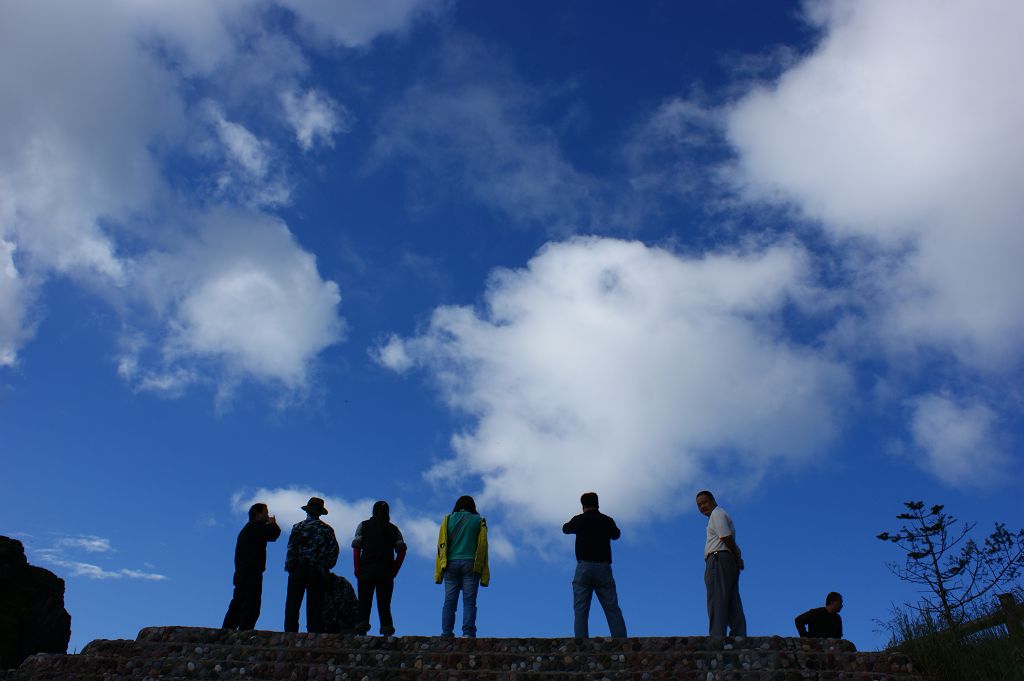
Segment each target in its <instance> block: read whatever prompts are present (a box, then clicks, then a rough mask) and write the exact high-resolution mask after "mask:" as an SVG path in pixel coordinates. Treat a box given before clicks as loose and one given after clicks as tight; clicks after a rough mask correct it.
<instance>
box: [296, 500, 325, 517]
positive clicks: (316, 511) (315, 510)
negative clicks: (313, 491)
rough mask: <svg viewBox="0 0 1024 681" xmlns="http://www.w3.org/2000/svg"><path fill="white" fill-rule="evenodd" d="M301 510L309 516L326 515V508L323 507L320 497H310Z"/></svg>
mask: <svg viewBox="0 0 1024 681" xmlns="http://www.w3.org/2000/svg"><path fill="white" fill-rule="evenodd" d="M302 510H303V511H305V512H306V513H308V514H310V515H315V516H322V515H327V507H326V506H324V500H323V499H321V498H320V497H310V498H309V501H307V502H306V505H305V506H303V507H302Z"/></svg>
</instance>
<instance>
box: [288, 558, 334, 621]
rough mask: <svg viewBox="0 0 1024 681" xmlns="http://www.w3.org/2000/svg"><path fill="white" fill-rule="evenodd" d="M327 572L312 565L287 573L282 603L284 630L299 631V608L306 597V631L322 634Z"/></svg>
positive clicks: (299, 567) (302, 566)
mask: <svg viewBox="0 0 1024 681" xmlns="http://www.w3.org/2000/svg"><path fill="white" fill-rule="evenodd" d="M326 589H327V571H326V570H322V569H320V568H318V567H313V566H312V565H299V566H298V567H296V568H295V569H294V570H292V571H291V572H289V573H288V594H287V596H286V597H285V602H284V630H285V631H298V630H299V608H300V607H302V597H303V596H305V597H306V631H308V632H310V633H311V634H319V633H323V632H324V593H325V591H326Z"/></svg>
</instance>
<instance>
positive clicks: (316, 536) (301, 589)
mask: <svg viewBox="0 0 1024 681" xmlns="http://www.w3.org/2000/svg"><path fill="white" fill-rule="evenodd" d="M302 510H303V511H305V512H306V519H305V520H303V521H300V522H297V523H295V524H294V525H292V532H291V536H290V537H289V538H288V554H287V557H286V558H285V561H284V569H285V570H287V571H288V595H287V596H286V599H285V605H284V630H285V631H298V630H299V608H300V607H301V606H302V598H303V596H305V597H306V631H309V632H310V633H318V632H323V631H324V627H323V603H324V591H325V589H326V586H327V575H328V574H329V573H330V570H331V568H332V567H334V565H335V564H336V563H337V562H338V550H339V549H338V539H337V538H336V537H335V536H334V529H333V528H332V527H331V526H330V525H328V524H327V523H325V522H324V521H323V520H321V519H320V516H324V515H327V507H326V506H324V500H323V499H321V498H320V497H310V499H309V501H308V502H307V503H306V505H305V506H303V507H302Z"/></svg>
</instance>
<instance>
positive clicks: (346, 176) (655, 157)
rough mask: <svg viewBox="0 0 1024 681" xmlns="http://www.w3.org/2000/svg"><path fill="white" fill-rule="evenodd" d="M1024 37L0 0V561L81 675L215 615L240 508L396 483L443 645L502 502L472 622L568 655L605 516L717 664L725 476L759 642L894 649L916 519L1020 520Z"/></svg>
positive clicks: (600, 9) (838, 4) (380, 10)
mask: <svg viewBox="0 0 1024 681" xmlns="http://www.w3.org/2000/svg"><path fill="white" fill-rule="evenodd" d="M1021 14H1022V9H1021V8H1020V6H1018V4H1017V3H1012V2H993V1H984V2H972V3H955V2H940V3H934V2H891V1H889V0H886V1H880V0H879V1H870V0H869V1H866V2H858V3H852V2H843V1H840V0H820V1H815V2H808V3H803V4H800V3H791V4H786V3H740V2H732V1H728V0H722V1H720V2H715V3H662V2H650V3H633V4H632V5H630V6H629V7H628V8H627V7H626V6H624V5H622V4H620V3H610V2H609V3H606V2H600V3H595V2H563V3H546V2H545V3H542V2H489V3H468V2H455V1H450V2H442V1H439V0H389V1H388V2H375V3H357V2H331V3H327V2H318V1H316V0H276V1H275V0H231V1H230V2H221V3H215V4H212V3H208V2H205V1H203V0H177V1H175V2H162V1H153V2H147V3H121V2H115V1H114V0H109V1H108V0H104V1H102V2H94V3H88V7H86V6H85V5H83V4H82V3H73V2H59V1H57V0H48V1H40V0H35V1H33V2H8V3H5V4H4V5H3V6H2V8H0V91H2V92H3V93H4V97H3V98H4V106H3V107H2V110H0V456H2V457H3V471H4V473H3V478H2V487H3V493H2V494H0V533H3V534H7V535H11V536H15V537H17V538H19V539H21V540H22V541H23V542H24V543H25V544H26V547H27V550H28V553H29V557H30V560H32V561H33V562H34V563H36V564H40V565H44V566H47V567H49V568H50V569H52V570H54V571H55V572H57V573H58V574H59V575H61V576H62V577H64V578H65V580H66V581H67V605H68V609H69V611H70V612H71V614H72V617H73V632H72V647H73V648H81V647H82V646H83V645H84V644H85V643H87V642H88V641H90V640H92V639H94V638H114V637H132V636H134V635H135V632H136V631H137V630H138V629H139V628H141V627H143V626H150V625H168V624H182V625H206V626H216V625H218V624H219V622H220V620H221V618H222V617H223V613H224V610H225V608H226V606H227V602H228V599H229V597H230V591H231V570H232V564H231V555H232V551H233V546H234V539H235V536H236V534H237V532H238V529H239V528H240V527H241V525H242V524H243V523H244V510H245V508H246V507H247V506H248V504H250V503H252V502H253V501H256V500H260V501H265V502H267V503H268V504H269V505H270V507H271V511H272V512H274V513H276V514H277V516H278V518H279V519H280V520H281V521H282V524H284V525H286V526H288V525H289V524H290V523H292V522H295V521H297V520H298V519H300V518H301V515H302V514H301V511H299V510H298V506H300V505H301V504H302V503H303V502H304V501H305V499H306V498H308V496H310V495H311V494H313V493H316V494H318V495H320V496H323V497H325V498H326V499H327V506H328V508H329V509H330V511H331V513H330V515H329V516H328V517H327V520H328V521H330V522H331V523H332V524H333V526H334V527H335V529H336V531H337V534H338V536H339V538H340V540H341V543H342V544H343V545H347V543H348V542H349V541H350V540H351V535H352V533H353V531H354V529H355V525H356V523H357V522H358V521H359V520H361V519H363V518H365V517H368V515H369V512H370V507H371V505H372V502H373V500H375V499H387V500H389V501H390V502H391V504H392V508H393V515H394V517H395V519H396V521H397V522H398V524H399V525H400V526H401V527H402V529H403V530H404V531H405V533H406V535H407V538H408V539H409V540H410V544H411V546H412V556H411V557H410V559H409V561H408V562H407V564H406V567H405V568H403V571H402V574H401V576H400V578H399V580H398V583H397V586H396V595H395V618H396V626H397V628H398V630H399V634H400V635H401V634H434V633H437V631H438V626H439V624H438V619H439V617H440V601H441V595H442V594H441V591H440V588H439V587H436V586H434V585H433V583H432V564H431V563H432V561H431V559H430V554H431V552H432V550H433V541H434V540H435V538H436V527H437V523H438V522H439V520H440V517H441V515H442V514H443V513H445V512H446V511H448V510H450V508H451V506H452V504H453V502H454V500H455V499H456V498H457V497H458V496H459V495H461V494H464V493H470V494H473V495H475V496H476V498H477V500H478V506H479V507H480V509H481V510H482V512H483V513H484V515H486V516H487V518H488V522H489V526H490V528H491V531H492V535H493V536H492V553H493V556H492V572H493V582H492V586H491V587H490V588H489V589H487V590H485V591H484V592H483V593H482V597H481V602H480V621H479V625H480V632H481V635H495V636H564V635H568V634H569V633H570V632H571V592H570V581H571V572H572V569H573V565H572V548H571V542H570V540H569V539H567V538H565V537H563V536H561V535H560V533H559V527H560V525H561V523H562V522H564V521H565V520H566V519H568V518H569V517H570V516H571V515H572V514H574V513H575V512H577V510H578V498H579V494H580V493H581V492H583V491H587V490H595V491H597V492H599V493H600V495H601V499H602V508H603V510H604V511H605V512H607V513H608V514H610V515H612V516H614V517H615V518H616V519H617V520H618V522H619V525H620V527H622V529H623V539H622V540H621V541H620V542H618V543H617V544H616V545H615V547H614V556H615V566H614V567H615V574H616V578H617V580H618V584H619V593H620V601H621V603H622V606H623V611H624V613H625V617H626V622H627V626H628V628H629V631H630V633H631V634H632V635H673V634H674V635H697V634H701V633H703V632H704V631H706V614H705V611H704V590H703V584H702V569H703V565H702V561H701V551H702V547H703V533H704V525H705V519H704V518H703V516H700V515H699V514H698V513H697V511H696V508H695V506H694V503H693V496H694V494H695V492H696V491H698V490H700V489H703V488H710V489H712V490H715V492H716V494H717V495H718V497H719V501H720V503H721V504H722V505H723V506H724V507H725V508H726V509H727V510H729V512H730V513H731V514H732V516H733V518H734V520H735V522H736V527H737V539H738V541H739V544H740V546H741V547H742V548H743V550H744V553H745V559H746V563H747V570H746V572H745V573H744V575H743V577H742V581H741V591H742V594H743V598H744V602H745V605H746V612H747V618H748V622H749V628H750V632H751V634H755V635H768V634H789V633H791V631H792V618H793V617H794V616H795V615H796V614H798V613H800V612H802V611H803V610H805V609H807V608H809V607H812V606H815V605H819V604H821V602H822V601H823V598H824V595H825V593H827V592H828V591H831V590H837V591H840V592H842V593H843V594H844V596H845V597H846V608H845V610H844V613H843V615H844V619H845V625H846V633H847V636H848V638H850V639H851V640H853V641H854V642H855V643H856V644H857V645H858V646H860V647H861V648H875V647H878V646H880V645H882V644H883V643H884V641H885V639H886V636H885V634H884V633H881V632H880V631H879V628H880V627H879V625H878V623H877V620H882V619H885V618H886V616H887V614H888V612H889V609H890V604H892V603H894V602H902V601H906V600H913V599H914V598H915V595H914V593H913V592H912V591H910V590H908V589H907V588H906V587H905V586H904V585H902V584H901V583H899V582H898V581H897V580H896V579H895V578H894V577H892V576H891V575H890V574H889V573H888V571H887V570H886V567H885V562H886V561H887V560H896V559H898V558H899V555H898V553H896V550H895V549H894V547H892V546H890V545H888V544H883V543H882V542H879V541H878V540H877V539H875V538H874V537H875V535H876V534H877V533H879V532H881V531H882V530H892V529H895V523H894V516H895V515H896V514H897V513H898V512H899V511H900V510H901V507H902V502H903V501H905V500H908V499H924V500H926V501H927V502H929V503H938V502H941V503H946V504H947V506H948V508H949V509H950V510H952V511H953V512H954V513H955V514H957V515H959V516H960V517H963V518H965V519H969V520H976V521H979V522H980V523H981V526H982V528H984V527H986V526H990V525H991V523H993V522H995V521H1003V522H1006V523H1007V524H1008V525H1010V526H1011V527H1015V528H1016V527H1019V526H1020V525H1021V524H1022V517H1021V511H1020V506H1019V502H1018V500H1017V496H1018V489H1019V488H1020V483H1021V462H1020V457H1019V454H1018V452H1019V451H1020V447H1021V443H1022V436H1024V425H1022V408H1021V405H1022V399H1024V396H1022V394H1021V391H1020V385H1021V378H1022V364H1021V360H1022V349H1024V343H1022V341H1024V306H1022V305H1021V304H1020V299H1021V289H1022V280H1021V276H1020V268H1019V262H1020V261H1021V260H1022V257H1024V237H1022V234H1024V232H1022V230H1021V225H1020V215H1022V214H1024V195H1022V193H1021V192H1020V188H1021V187H1022V186H1024V176H1022V175H1024V170H1022V169H1024V163H1022V161H1024V138H1022V137H1021V136H1020V134H1019V127H1020V121H1021V120H1024V92H1022V90H1021V87H1020V85H1019V77H1018V74H1017V70H1018V68H1019V66H1018V65H1019V64H1020V63H1021V61H1022V60H1024V47H1022V46H1021V44H1020V41H1019V40H1018V37H1017V36H1016V34H1015V30H1014V27H1016V26H1019V25H1020V21H1021V20H1022V19H1024V16H1021ZM285 542H286V537H282V539H281V541H279V542H278V543H277V544H276V545H271V547H270V551H269V559H268V564H269V565H268V571H267V575H266V581H265V588H264V607H263V614H262V617H261V619H260V627H262V628H280V627H281V624H282V620H283V602H284V584H285V575H284V572H283V557H284V548H285ZM339 571H340V572H342V573H343V574H346V575H350V572H351V568H350V563H349V559H348V557H347V554H343V557H342V562H341V565H340V569H339ZM595 618H596V619H595V623H594V626H593V629H592V630H593V631H594V633H595V634H599V633H601V632H603V631H606V629H604V627H605V625H604V623H603V621H598V620H600V616H599V613H595Z"/></svg>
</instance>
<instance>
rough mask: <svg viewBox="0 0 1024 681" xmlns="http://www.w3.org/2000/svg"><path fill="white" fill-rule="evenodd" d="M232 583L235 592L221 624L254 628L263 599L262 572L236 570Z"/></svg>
mask: <svg viewBox="0 0 1024 681" xmlns="http://www.w3.org/2000/svg"><path fill="white" fill-rule="evenodd" d="M232 583H233V584H234V585H235V593H234V595H232V597H231V603H230V604H229V605H228V612H227V614H226V615H224V624H223V625H221V626H223V628H224V629H242V630H249V629H255V628H256V620H258V619H259V618H260V606H261V605H262V601H263V573H262V572H256V573H240V572H236V573H235V578H234V579H233V580H232Z"/></svg>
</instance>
